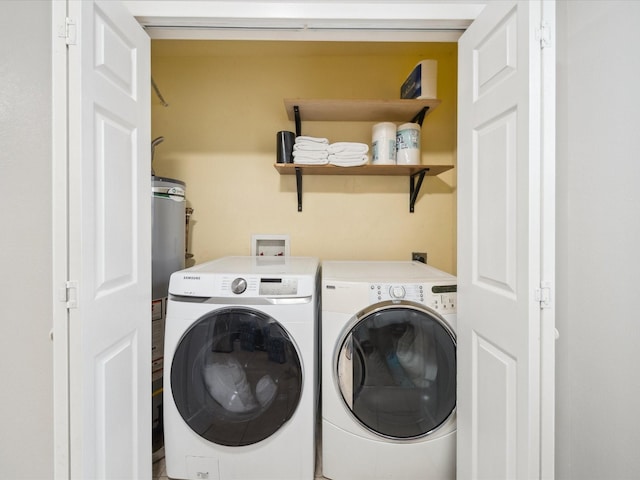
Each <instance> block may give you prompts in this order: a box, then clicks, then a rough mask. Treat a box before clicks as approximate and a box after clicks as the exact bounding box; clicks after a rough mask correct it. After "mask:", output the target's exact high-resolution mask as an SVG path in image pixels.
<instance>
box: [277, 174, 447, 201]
mask: <svg viewBox="0 0 640 480" xmlns="http://www.w3.org/2000/svg"><path fill="white" fill-rule="evenodd" d="M273 166H274V167H275V169H276V170H277V171H278V173H280V175H295V176H296V187H297V193H298V211H299V212H301V211H302V175H381V176H396V177H398V176H405V177H409V211H410V212H412V213H413V211H414V207H415V203H416V199H417V198H418V193H419V192H420V187H421V186H422V181H423V180H424V177H425V176H436V175H440V174H441V173H443V172H446V171H447V170H451V169H452V168H453V165H362V166H359V167H339V166H336V165H302V164H295V163H276V164H274V165H273Z"/></svg>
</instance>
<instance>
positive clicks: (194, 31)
mask: <svg viewBox="0 0 640 480" xmlns="http://www.w3.org/2000/svg"><path fill="white" fill-rule="evenodd" d="M123 3H124V4H125V7H127V8H128V9H129V11H130V12H131V14H132V15H134V16H135V17H136V19H137V20H138V22H140V24H141V25H142V26H143V27H145V28H146V29H147V32H148V33H149V36H150V37H151V38H153V39H160V38H162V39H209V40H329V41H354V40H360V41H363V40H364V41H366V40H375V41H457V39H458V37H459V36H460V34H461V32H463V31H464V30H465V29H466V28H467V27H468V26H469V25H470V24H471V23H472V22H473V20H474V19H475V18H476V17H477V15H478V14H479V13H480V11H482V9H483V8H484V2H474V1H470V2H465V1H449V2H429V1H418V0H416V1H404V2H367V1H350V2H342V1H341V2H336V1H335V0H334V1H324V2H304V1H297V2H296V1H289V2H279V1H243V0H236V1H233V2H230V1H227V2H220V1H176V0H173V1H157V0H147V1H143V0H127V1H124V2H123ZM332 4H333V5H332ZM338 5H339V8H338ZM398 34H400V36H399V35H398ZM381 35H382V38H381Z"/></svg>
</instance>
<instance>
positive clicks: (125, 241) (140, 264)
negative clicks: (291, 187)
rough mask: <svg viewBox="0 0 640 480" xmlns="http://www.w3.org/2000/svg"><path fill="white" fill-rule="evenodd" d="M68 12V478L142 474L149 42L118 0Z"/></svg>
mask: <svg viewBox="0 0 640 480" xmlns="http://www.w3.org/2000/svg"><path fill="white" fill-rule="evenodd" d="M68 5H69V17H70V19H71V21H72V23H73V24H75V27H72V34H71V35H70V43H71V45H70V46H69V253H68V255H69V278H70V281H71V284H70V290H69V300H70V304H69V307H70V310H69V365H70V366H69V384H70V385H69V403H70V407H69V408H70V470H71V472H70V473H71V477H72V478H83V479H89V478H104V479H115V478H118V479H126V478H128V479H144V478H150V477H151V319H150V313H151V312H150V305H151V254H150V252H151V214H150V212H151V203H150V202H151V194H150V186H151V180H150V172H151V161H150V41H149V38H148V36H147V35H146V33H145V32H144V31H143V30H142V28H141V27H140V25H139V24H138V23H137V22H136V21H135V19H134V18H133V17H132V16H131V15H130V14H129V13H128V12H127V11H126V10H125V8H124V7H123V6H122V5H121V4H120V2H114V1H108V0H107V1H95V2H94V1H86V0H85V1H70V2H69V4H68ZM74 28H75V31H76V34H75V35H74V34H73V29H74Z"/></svg>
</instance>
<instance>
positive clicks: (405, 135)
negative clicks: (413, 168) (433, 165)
mask: <svg viewBox="0 0 640 480" xmlns="http://www.w3.org/2000/svg"><path fill="white" fill-rule="evenodd" d="M396 150H397V153H396V155H397V156H396V159H397V163H398V165H420V163H421V161H420V125H418V124H417V123H403V124H402V125H400V126H399V127H398V131H397V134H396Z"/></svg>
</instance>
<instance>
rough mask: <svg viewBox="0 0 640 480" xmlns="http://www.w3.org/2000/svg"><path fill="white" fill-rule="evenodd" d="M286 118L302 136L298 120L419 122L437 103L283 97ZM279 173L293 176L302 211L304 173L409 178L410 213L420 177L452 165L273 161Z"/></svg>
mask: <svg viewBox="0 0 640 480" xmlns="http://www.w3.org/2000/svg"><path fill="white" fill-rule="evenodd" d="M284 105H285V108H286V110H287V116H288V117H289V120H293V121H295V123H296V136H300V135H302V121H342V122H403V123H404V122H416V123H418V124H420V125H422V121H423V120H424V117H425V116H427V115H428V114H429V113H431V111H432V110H433V109H434V108H436V107H437V106H438V105H440V100H437V99H411V100H408V99H396V100H365V99H362V100H360V99H350V100H345V99H339V100H331V99H320V100H316V99H303V98H287V99H285V100H284ZM274 167H275V169H276V170H277V171H278V173H280V175H295V176H296V190H297V193H298V211H299V212H301V211H302V177H303V175H304V174H306V175H385V176H405V177H409V211H410V212H413V211H414V207H415V203H416V200H417V198H418V193H419V192H420V187H421V185H422V181H423V180H424V177H425V176H427V175H429V176H435V175H440V174H441V173H442V172H446V171H447V170H450V169H452V168H453V166H452V165H362V166H360V167H338V166H335V165H299V164H293V163H276V164H275V165H274Z"/></svg>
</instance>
